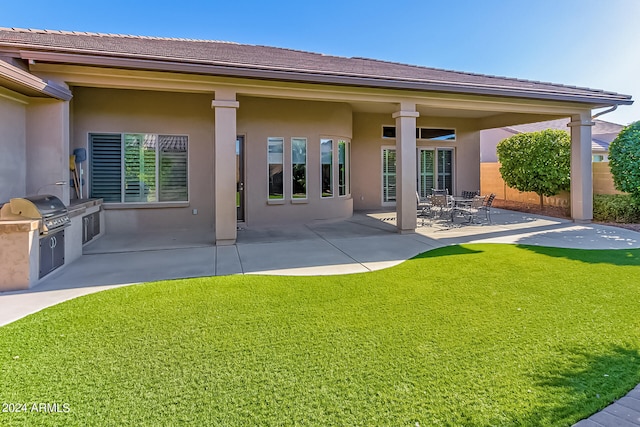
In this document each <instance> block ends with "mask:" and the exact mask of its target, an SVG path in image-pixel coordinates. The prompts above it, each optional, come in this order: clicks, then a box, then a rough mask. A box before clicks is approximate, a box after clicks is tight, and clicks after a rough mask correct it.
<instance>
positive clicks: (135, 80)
mask: <svg viewBox="0 0 640 427" xmlns="http://www.w3.org/2000/svg"><path fill="white" fill-rule="evenodd" d="M30 69H31V71H32V72H34V73H38V74H41V73H42V74H43V75H47V76H50V77H51V78H55V79H56V80H58V81H64V82H66V83H67V84H69V85H70V86H92V87H104V88H117V89H137V90H157V91H175V92H187V93H211V94H212V95H213V93H214V92H216V91H217V90H219V89H220V88H227V89H233V90H234V91H235V92H237V93H238V94H242V95H250V96H261V97H272V98H288V99H300V100H318V101H332V102H358V103H371V104H372V105H375V106H376V109H379V108H383V109H386V110H388V111H387V112H388V113H389V114H391V113H393V112H394V111H396V109H397V104H398V103H400V102H409V103H414V104H416V106H417V110H418V111H419V112H420V113H421V114H428V115H430V114H429V113H427V112H426V111H423V110H424V109H429V108H434V109H446V110H452V111H454V110H462V111H476V112H483V113H486V114H487V115H493V114H495V115H498V114H501V113H510V114H511V113H515V114H544V115H547V116H557V117H567V116H569V115H571V114H575V112H576V111H578V110H583V109H584V108H585V105H584V104H579V103H575V102H552V101H542V100H531V99H517V98H505V97H495V96H494V97H489V96H478V95H466V94H451V93H441V92H416V91H408V90H393V89H381V88H363V87H349V86H336V85H333V86H332V85H326V84H308V83H306V84H305V83H298V82H276V81H260V80H255V79H246V78H232V77H219V76H203V75H195V74H182V73H174V72H159V71H140V70H124V69H115V68H100V67H89V66H78V65H57V64H44V63H38V62H36V63H34V64H32V65H31V68H30ZM381 106H382V107H381ZM538 121H539V120H538ZM517 123H524V122H517ZM488 126H489V127H495V126H492V125H491V124H488ZM483 127H484V126H483ZM484 128H486V127H484Z"/></svg>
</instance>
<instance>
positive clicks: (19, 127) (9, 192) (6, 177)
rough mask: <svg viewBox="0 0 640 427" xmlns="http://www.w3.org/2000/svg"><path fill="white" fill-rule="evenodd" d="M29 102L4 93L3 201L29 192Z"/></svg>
mask: <svg viewBox="0 0 640 427" xmlns="http://www.w3.org/2000/svg"><path fill="white" fill-rule="evenodd" d="M26 117H27V113H26V104H24V103H22V102H18V101H15V100H12V99H10V98H8V97H3V96H1V94H0V147H2V155H0V204H2V203H5V202H8V201H9V199H10V198H12V197H23V196H25V195H26V192H27V167H26V166H27V148H26V147H27V142H26V129H27V128H26V120H27V118H26Z"/></svg>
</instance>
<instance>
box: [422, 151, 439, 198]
mask: <svg viewBox="0 0 640 427" xmlns="http://www.w3.org/2000/svg"><path fill="white" fill-rule="evenodd" d="M432 188H436V185H435V162H434V151H433V150H425V149H421V150H420V152H419V155H418V193H419V194H420V197H427V196H429V195H430V194H431V189H432Z"/></svg>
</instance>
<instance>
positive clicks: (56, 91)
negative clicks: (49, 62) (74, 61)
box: [0, 61, 73, 101]
mask: <svg viewBox="0 0 640 427" xmlns="http://www.w3.org/2000/svg"><path fill="white" fill-rule="evenodd" d="M0 77H1V78H2V79H6V80H8V81H10V82H12V83H14V84H15V85H17V86H18V87H22V88H24V89H26V91H28V92H36V93H39V94H42V95H45V96H47V97H51V98H55V99H60V100H63V101H69V100H70V99H71V98H72V97H73V94H72V93H71V91H70V90H69V89H67V88H65V87H63V86H60V85H58V84H56V83H53V82H49V81H44V80H43V79H41V78H40V77H38V76H34V75H33V74H31V73H29V72H27V71H25V70H22V69H20V68H18V67H16V66H14V65H11V64H9V63H7V62H5V61H0Z"/></svg>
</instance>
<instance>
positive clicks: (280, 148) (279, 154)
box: [267, 138, 284, 200]
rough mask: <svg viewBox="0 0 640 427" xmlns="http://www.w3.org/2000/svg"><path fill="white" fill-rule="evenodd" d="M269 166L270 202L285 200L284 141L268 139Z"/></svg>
mask: <svg viewBox="0 0 640 427" xmlns="http://www.w3.org/2000/svg"><path fill="white" fill-rule="evenodd" d="M267 162H268V165H269V170H268V174H269V176H268V177H267V178H268V182H269V200H283V199H284V179H283V172H284V171H283V169H284V139H283V138H269V139H268V156H267Z"/></svg>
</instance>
